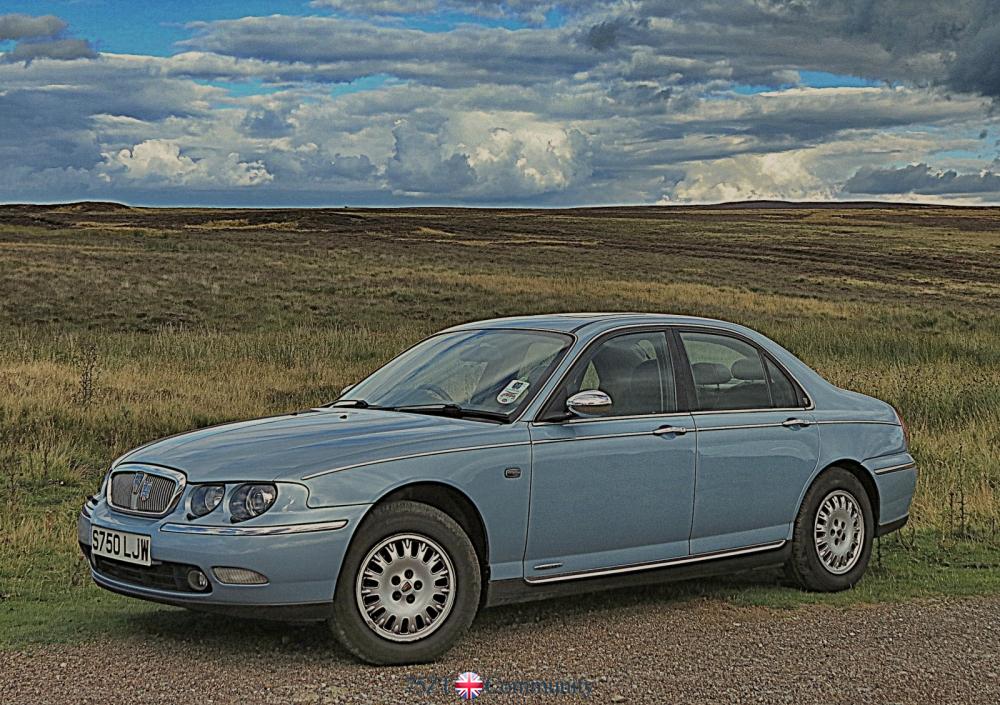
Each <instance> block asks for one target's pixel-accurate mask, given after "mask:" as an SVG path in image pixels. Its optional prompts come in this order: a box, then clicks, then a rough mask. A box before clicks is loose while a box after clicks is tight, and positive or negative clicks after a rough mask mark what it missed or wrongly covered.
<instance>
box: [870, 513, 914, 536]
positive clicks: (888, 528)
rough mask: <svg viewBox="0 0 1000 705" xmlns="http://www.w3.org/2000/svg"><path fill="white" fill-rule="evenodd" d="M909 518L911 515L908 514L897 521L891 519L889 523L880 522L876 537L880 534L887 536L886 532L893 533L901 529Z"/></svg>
mask: <svg viewBox="0 0 1000 705" xmlns="http://www.w3.org/2000/svg"><path fill="white" fill-rule="evenodd" d="M909 520H910V515H909V514H907V515H906V516H905V517H903V518H902V519H896V520H895V521H890V522H889V523H887V524H879V527H878V528H877V529H876V530H875V536H876V538H877V537H879V536H885V535H886V534H891V533H892V532H893V531H899V530H900V529H902V528H903V527H904V526H906V522H908V521H909Z"/></svg>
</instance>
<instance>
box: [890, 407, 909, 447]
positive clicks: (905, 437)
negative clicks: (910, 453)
mask: <svg viewBox="0 0 1000 705" xmlns="http://www.w3.org/2000/svg"><path fill="white" fill-rule="evenodd" d="M893 411H895V412H896V420H897V421H899V425H900V427H901V428H902V429H903V440H904V441H905V442H906V448H907V450H909V448H910V429H908V428H907V427H906V422H905V421H903V417H902V416H901V415H900V413H899V411H898V410H896V409H893Z"/></svg>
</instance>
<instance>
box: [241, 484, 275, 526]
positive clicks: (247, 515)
mask: <svg viewBox="0 0 1000 705" xmlns="http://www.w3.org/2000/svg"><path fill="white" fill-rule="evenodd" d="M277 498H278V488H277V487H275V486H274V485H240V486H239V487H237V488H236V490H235V491H234V492H233V496H232V497H231V498H230V499H229V513H230V514H231V515H232V517H233V521H246V520H247V519H252V518H254V517H257V516H260V515H261V514H263V513H264V512H266V511H267V510H268V509H270V508H271V505H272V504H274V500H276V499H277Z"/></svg>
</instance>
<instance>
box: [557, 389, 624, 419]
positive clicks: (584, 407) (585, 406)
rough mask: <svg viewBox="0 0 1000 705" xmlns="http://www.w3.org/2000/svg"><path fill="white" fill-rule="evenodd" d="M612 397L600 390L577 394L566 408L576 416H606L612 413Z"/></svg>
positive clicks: (568, 400) (567, 401)
mask: <svg viewBox="0 0 1000 705" xmlns="http://www.w3.org/2000/svg"><path fill="white" fill-rule="evenodd" d="M612 403H613V402H612V401H611V397H609V396H608V395H607V394H605V393H604V392H602V391H601V390H600V389H590V390H588V391H585V392H577V393H576V394H574V395H573V396H571V397H570V398H569V399H567V400H566V408H567V409H568V410H569V413H571V414H573V415H574V416H582V417H584V418H586V417H592V416H604V415H605V414H607V413H608V412H609V411H611V406H612Z"/></svg>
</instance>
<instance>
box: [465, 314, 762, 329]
mask: <svg viewBox="0 0 1000 705" xmlns="http://www.w3.org/2000/svg"><path fill="white" fill-rule="evenodd" d="M671 324H673V325H684V324H701V325H712V326H717V327H720V328H729V329H732V330H740V329H742V328H743V327H742V326H739V325H737V324H735V323H730V322H728V321H720V320H717V319H713V318H701V317H698V316H684V315H679V314H667V313H628V312H610V313H546V314H540V315H534V316H510V317H508V318H491V319H488V320H485V321H471V322H469V323H463V324H461V325H458V326H454V327H452V328H449V329H448V330H480V329H484V328H521V329H531V330H547V331H554V332H559V333H575V332H577V331H581V330H583V329H590V328H595V329H600V330H608V329H612V328H618V327H620V326H627V325H671Z"/></svg>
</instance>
